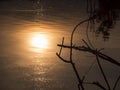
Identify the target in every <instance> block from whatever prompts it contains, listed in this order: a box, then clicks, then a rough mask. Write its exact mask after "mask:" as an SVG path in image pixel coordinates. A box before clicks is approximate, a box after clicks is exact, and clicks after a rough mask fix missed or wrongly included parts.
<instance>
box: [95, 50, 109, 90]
mask: <svg viewBox="0 0 120 90" xmlns="http://www.w3.org/2000/svg"><path fill="white" fill-rule="evenodd" d="M96 51H97V50H96ZM96 60H97V63H98V66H99V69H100V71H101V74H102V75H103V77H104V80H105V82H106V84H107V86H108V89H109V90H110V85H109V83H108V80H107V77H106V75H105V73H104V71H103V69H102V66H101V64H100V61H99V58H98V56H97V55H96Z"/></svg>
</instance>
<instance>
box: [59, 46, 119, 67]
mask: <svg viewBox="0 0 120 90" xmlns="http://www.w3.org/2000/svg"><path fill="white" fill-rule="evenodd" d="M58 46H59V47H64V48H68V49H69V48H73V49H74V50H78V51H85V52H89V53H92V54H94V55H96V54H97V55H98V57H100V58H102V59H103V60H106V61H108V62H111V63H113V64H115V65H117V66H120V63H119V62H117V61H116V60H115V59H113V58H111V57H109V56H107V55H105V54H103V53H101V52H100V51H96V50H93V49H91V48H88V47H85V46H72V47H71V46H68V45H61V44H58Z"/></svg>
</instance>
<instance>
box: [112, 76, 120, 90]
mask: <svg viewBox="0 0 120 90" xmlns="http://www.w3.org/2000/svg"><path fill="white" fill-rule="evenodd" d="M119 80H120V75H119V77H118V78H117V80H116V82H115V85H114V87H113V90H115V88H116V86H117V84H118V81H119Z"/></svg>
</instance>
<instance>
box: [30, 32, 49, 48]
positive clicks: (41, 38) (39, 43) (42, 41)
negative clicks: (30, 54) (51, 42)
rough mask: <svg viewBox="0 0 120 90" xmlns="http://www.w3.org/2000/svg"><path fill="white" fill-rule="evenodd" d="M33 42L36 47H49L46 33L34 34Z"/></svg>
mask: <svg viewBox="0 0 120 90" xmlns="http://www.w3.org/2000/svg"><path fill="white" fill-rule="evenodd" d="M31 43H32V46H33V47H35V48H47V44H48V41H47V37H46V36H45V35H42V34H37V35H35V36H33V38H32V41H31Z"/></svg>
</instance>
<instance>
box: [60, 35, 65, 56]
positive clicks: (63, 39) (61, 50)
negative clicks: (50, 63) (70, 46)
mask: <svg viewBox="0 0 120 90" xmlns="http://www.w3.org/2000/svg"><path fill="white" fill-rule="evenodd" d="M63 44H64V37H63V39H62V45H63ZM61 52H62V47H61V48H60V51H59V55H61Z"/></svg>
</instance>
